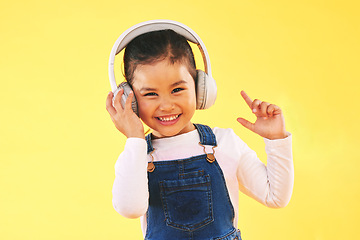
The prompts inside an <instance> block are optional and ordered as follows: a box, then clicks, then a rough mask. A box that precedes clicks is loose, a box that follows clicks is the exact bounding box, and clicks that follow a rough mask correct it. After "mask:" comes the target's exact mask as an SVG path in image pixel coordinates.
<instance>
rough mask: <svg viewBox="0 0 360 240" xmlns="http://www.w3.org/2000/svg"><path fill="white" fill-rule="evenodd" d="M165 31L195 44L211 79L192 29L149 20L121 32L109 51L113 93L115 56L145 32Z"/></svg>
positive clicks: (207, 60)
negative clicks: (168, 30) (174, 33)
mask: <svg viewBox="0 0 360 240" xmlns="http://www.w3.org/2000/svg"><path fill="white" fill-rule="evenodd" d="M166 29H171V30H173V31H175V32H176V33H178V34H180V35H182V36H183V37H185V38H186V39H187V40H189V41H190V42H193V43H195V44H197V46H198V47H199V49H200V52H201V54H202V57H203V61H204V66H205V72H206V73H207V75H208V76H209V77H212V76H211V65H210V58H209V54H208V52H207V50H206V47H205V45H204V43H203V42H202V40H201V38H200V37H199V36H198V35H197V34H196V33H195V32H194V31H193V30H192V29H190V28H189V27H188V26H186V25H184V24H182V23H179V22H176V21H172V20H150V21H146V22H142V23H139V24H136V25H134V26H132V27H130V28H129V29H127V30H126V31H125V32H123V33H122V34H121V35H120V37H119V38H118V39H117V40H116V42H115V44H114V46H113V48H112V50H111V53H110V59H109V79H110V85H111V89H112V90H113V91H115V90H116V89H117V84H116V80H115V73H114V61H115V55H117V54H118V53H119V52H121V50H123V49H124V48H125V47H126V46H127V44H128V43H129V42H130V41H131V40H133V39H134V38H136V37H137V36H140V35H141V34H144V33H147V32H153V31H159V30H166Z"/></svg>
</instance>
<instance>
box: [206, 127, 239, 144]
mask: <svg viewBox="0 0 360 240" xmlns="http://www.w3.org/2000/svg"><path fill="white" fill-rule="evenodd" d="M212 130H213V132H214V134H215V136H216V141H217V142H218V145H223V144H229V145H232V144H237V145H239V144H241V145H242V144H245V142H244V141H243V140H241V138H240V137H239V136H238V135H236V133H235V132H234V130H233V129H232V128H219V127H214V128H212Z"/></svg>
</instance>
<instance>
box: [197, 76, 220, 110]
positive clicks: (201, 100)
mask: <svg viewBox="0 0 360 240" xmlns="http://www.w3.org/2000/svg"><path fill="white" fill-rule="evenodd" d="M196 71H197V76H196V78H197V79H196V109H207V108H209V107H211V106H212V105H213V104H214V103H215V100H216V94H217V87H216V83H215V80H214V79H213V78H211V77H209V76H208V75H207V74H206V73H205V72H204V71H202V70H196Z"/></svg>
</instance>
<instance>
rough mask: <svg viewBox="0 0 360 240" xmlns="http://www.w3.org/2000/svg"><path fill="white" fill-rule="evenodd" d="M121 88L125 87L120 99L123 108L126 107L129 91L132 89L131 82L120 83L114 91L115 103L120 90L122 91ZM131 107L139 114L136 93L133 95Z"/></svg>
mask: <svg viewBox="0 0 360 240" xmlns="http://www.w3.org/2000/svg"><path fill="white" fill-rule="evenodd" d="M120 89H124V93H123V95H122V96H121V99H120V104H121V106H122V107H123V108H125V103H126V99H127V98H128V96H129V93H130V92H131V91H132V88H131V86H130V84H129V83H127V82H122V83H120V84H119V86H118V88H117V89H116V90H115V92H114V97H113V105H114V101H115V97H116V95H117V94H118V92H119V91H120ZM131 108H132V110H133V111H134V113H135V114H136V115H138V116H139V112H138V105H137V101H136V98H135V95H134V96H133V99H132V101H131Z"/></svg>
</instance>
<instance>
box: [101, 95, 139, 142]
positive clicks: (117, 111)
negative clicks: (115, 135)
mask: <svg viewBox="0 0 360 240" xmlns="http://www.w3.org/2000/svg"><path fill="white" fill-rule="evenodd" d="M123 93H124V90H123V89H121V90H120V91H119V92H118V94H117V95H116V96H115V100H114V106H113V104H112V99H113V95H114V94H113V93H112V92H110V93H109V94H108V96H107V98H106V110H107V111H108V112H109V114H110V117H111V120H112V121H113V123H114V124H115V127H116V128H117V129H118V130H119V131H120V132H122V133H123V134H124V135H125V136H126V137H127V138H130V137H138V138H145V134H144V127H143V124H142V122H141V121H140V118H139V117H138V116H137V115H136V114H135V113H134V112H133V110H132V108H131V101H132V98H133V97H134V93H133V92H130V94H129V96H128V98H127V99H126V102H125V107H124V108H123V107H122V106H121V104H120V99H121V95H122V94H123Z"/></svg>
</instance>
